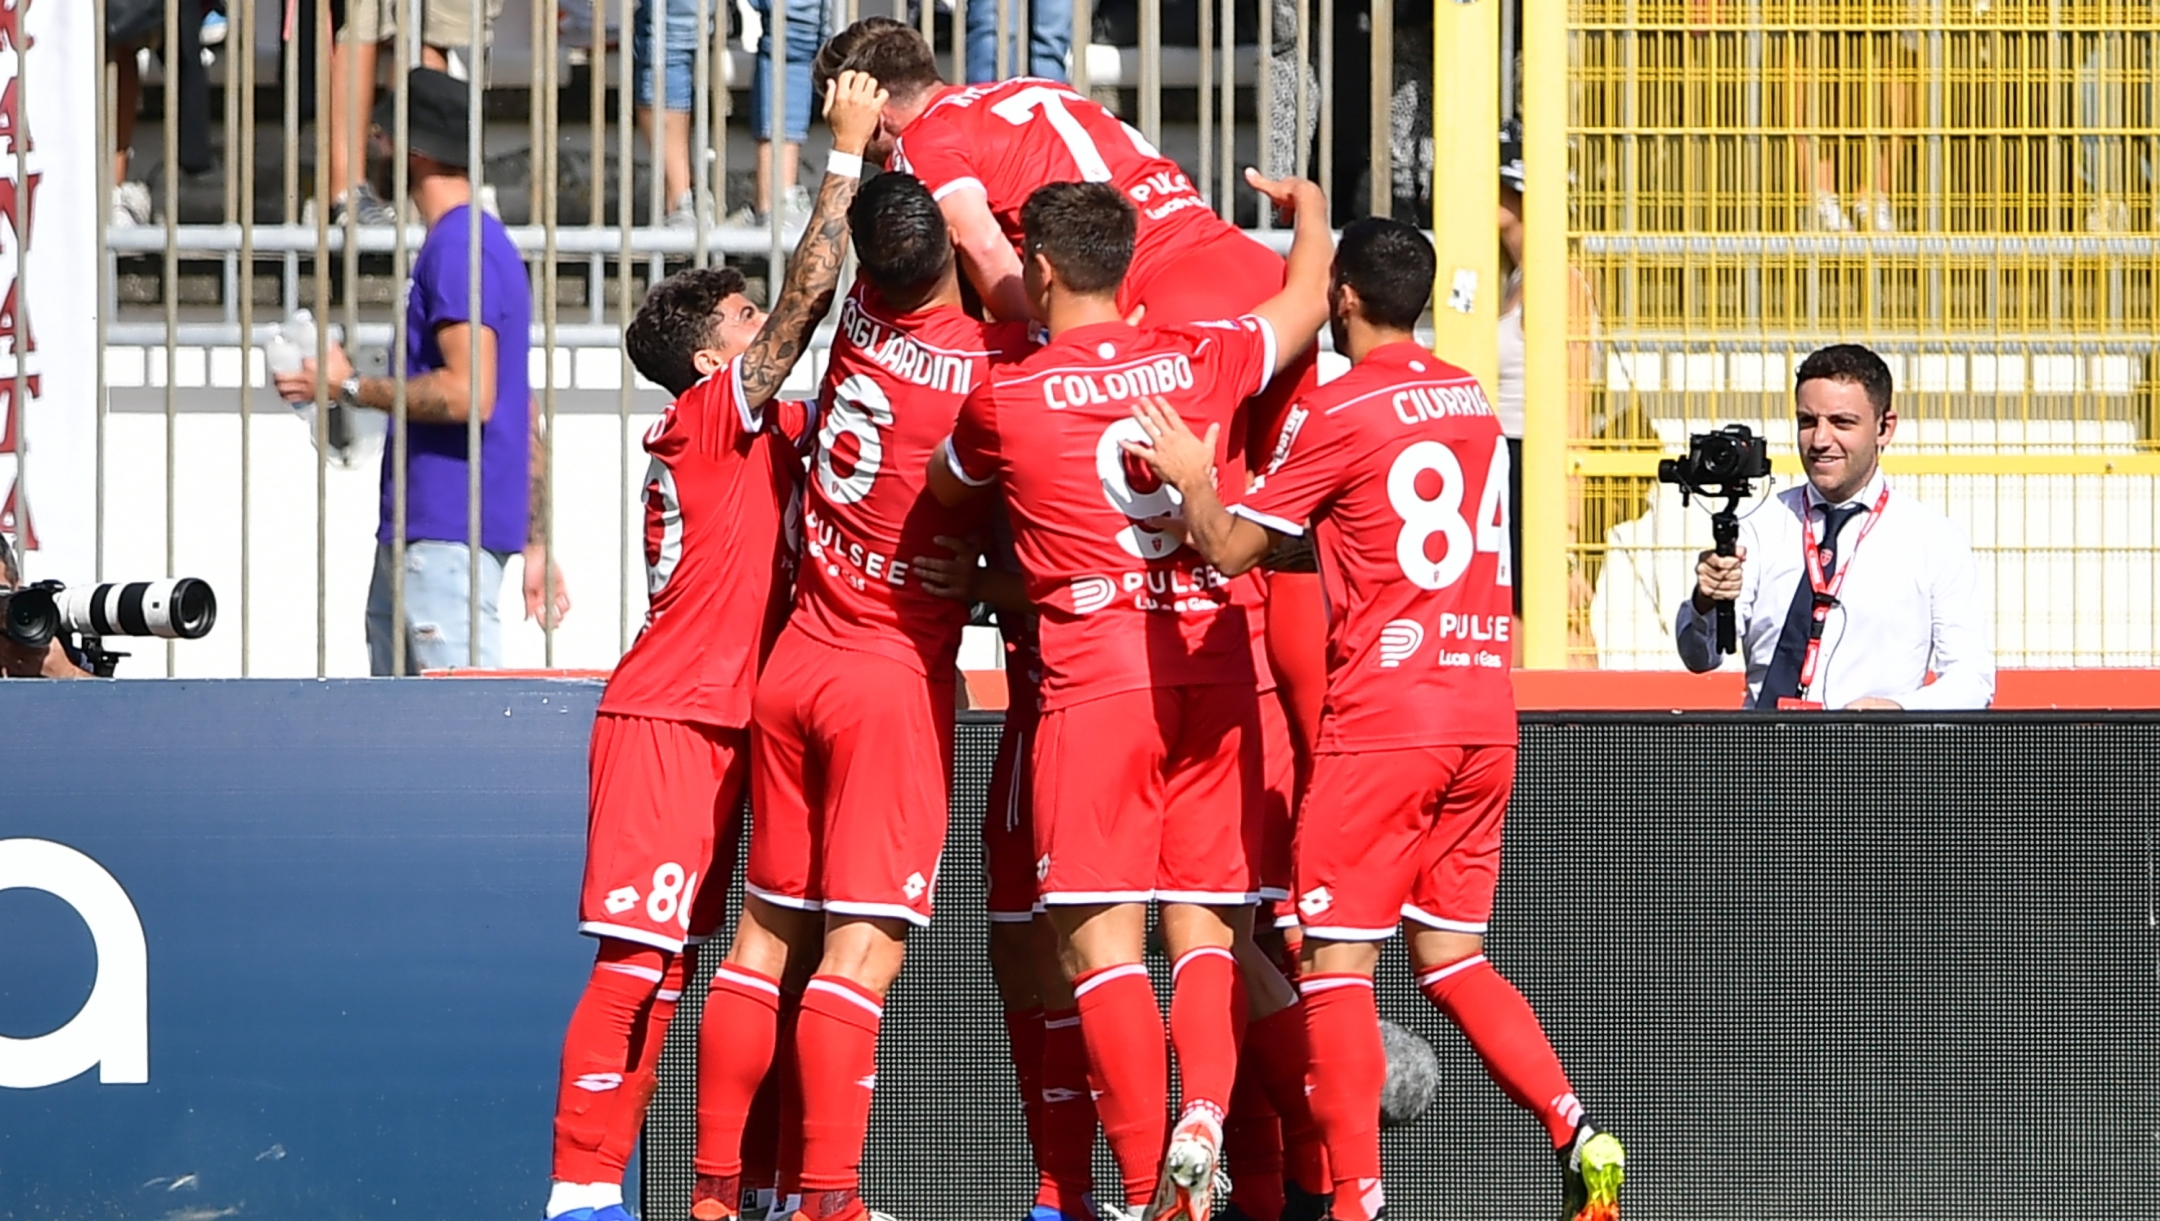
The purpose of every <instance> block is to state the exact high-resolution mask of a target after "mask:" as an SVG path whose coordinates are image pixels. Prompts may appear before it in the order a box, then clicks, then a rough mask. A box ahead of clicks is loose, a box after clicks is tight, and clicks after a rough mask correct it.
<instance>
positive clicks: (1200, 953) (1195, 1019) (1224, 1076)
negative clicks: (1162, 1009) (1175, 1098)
mask: <svg viewBox="0 0 2160 1221" xmlns="http://www.w3.org/2000/svg"><path fill="white" fill-rule="evenodd" d="M1143 982H1144V981H1143ZM1244 993H1245V981H1244V980H1242V979H1240V978H1239V977H1238V967H1237V959H1235V958H1233V957H1231V955H1230V951H1229V950H1226V949H1222V948H1220V947H1217V946H1202V947H1201V948H1199V949H1197V950H1188V951H1186V953H1185V956H1184V957H1182V958H1180V959H1178V960H1177V962H1175V963H1173V964H1172V965H1171V967H1170V1046H1171V1047H1172V1049H1174V1050H1175V1051H1176V1052H1177V1063H1178V1080H1179V1082H1180V1083H1181V1084H1182V1086H1183V1091H1182V1092H1183V1098H1184V1106H1183V1109H1185V1110H1188V1111H1189V1110H1191V1109H1192V1108H1193V1107H1195V1106H1205V1107H1212V1108H1213V1109H1214V1111H1215V1115H1216V1118H1217V1119H1218V1120H1219V1119H1221V1118H1222V1116H1223V1115H1225V1114H1227V1113H1228V1111H1229V1110H1230V1089H1231V1087H1232V1086H1234V1085H1236V1084H1237V1058H1238V1040H1239V1037H1240V1036H1241V1035H1242V1034H1243V1033H1244V1032H1243V1031H1242V1030H1241V1029H1240V1027H1241V1026H1242V1025H1243V1022H1242V1021H1241V1019H1242V1018H1243V1017H1244V1014H1245V996H1244Z"/></svg>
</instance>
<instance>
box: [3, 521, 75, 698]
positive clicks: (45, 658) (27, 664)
mask: <svg viewBox="0 0 2160 1221" xmlns="http://www.w3.org/2000/svg"><path fill="white" fill-rule="evenodd" d="M20 588H22V566H21V565H20V564H18V563H17V562H16V560H15V549H14V547H12V546H10V545H9V543H8V539H7V536H5V535H0V593H11V592H13V591H15V590H17V589H20ZM88 677H90V672H89V671H88V670H85V669H83V668H82V667H81V666H79V665H76V664H75V659H74V658H73V657H70V656H69V655H68V651H67V648H66V646H65V645H63V644H61V643H60V638H59V637H57V636H56V637H54V638H53V639H52V641H51V642H50V643H48V644H47V645H46V646H45V647H44V648H42V649H26V648H24V647H22V646H21V645H19V644H16V643H15V642H13V641H11V640H9V639H8V638H7V637H6V636H4V635H0V678H88Z"/></svg>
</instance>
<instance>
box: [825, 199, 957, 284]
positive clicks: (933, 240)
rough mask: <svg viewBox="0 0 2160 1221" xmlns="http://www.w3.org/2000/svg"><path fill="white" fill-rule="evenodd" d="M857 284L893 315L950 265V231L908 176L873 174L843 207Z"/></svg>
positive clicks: (942, 218) (935, 207)
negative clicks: (858, 273)
mask: <svg viewBox="0 0 2160 1221" xmlns="http://www.w3.org/2000/svg"><path fill="white" fill-rule="evenodd" d="M848 232H849V233H851V234H852V235H853V236H854V239H855V257H856V259H857V260H858V261H859V262H860V263H861V264H862V275H863V279H865V280H868V281H869V282H870V286H871V287H872V288H875V289H877V290H878V295H879V296H881V297H883V298H885V303H886V304H887V305H890V306H891V307H893V308H894V309H896V310H902V311H906V310H912V309H914V308H915V307H916V306H917V305H919V304H920V303H921V302H922V300H923V299H924V298H925V297H927V296H928V295H929V294H930V293H931V291H932V290H934V289H936V288H937V286H938V282H939V281H940V280H942V279H943V278H944V276H945V269H946V268H948V267H950V266H952V261H953V247H952V232H951V230H949V229H947V228H946V226H945V214H944V213H943V212H940V211H939V210H938V205H937V200H935V199H933V198H931V196H930V188H928V187H926V186H924V185H923V184H922V179H920V178H916V177H915V176H913V175H911V174H879V175H878V176H877V177H875V178H872V179H871V180H870V181H868V182H865V183H864V184H862V188H861V189H860V190H859V191H857V192H856V195H855V202H853V203H851V204H849V205H848Z"/></svg>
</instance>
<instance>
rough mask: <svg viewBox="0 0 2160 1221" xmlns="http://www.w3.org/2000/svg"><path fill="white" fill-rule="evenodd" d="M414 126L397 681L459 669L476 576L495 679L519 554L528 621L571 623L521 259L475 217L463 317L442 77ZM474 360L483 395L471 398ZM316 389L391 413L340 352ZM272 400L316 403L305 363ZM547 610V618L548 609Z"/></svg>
mask: <svg viewBox="0 0 2160 1221" xmlns="http://www.w3.org/2000/svg"><path fill="white" fill-rule="evenodd" d="M406 82H407V84H406V89H407V95H408V96H407V106H408V110H407V114H408V117H409V118H410V120H411V139H410V142H409V146H408V147H409V152H408V158H407V159H408V161H409V164H410V176H411V182H412V199H413V206H414V207H415V208H416V209H417V210H418V211H419V213H420V215H421V217H422V218H423V219H425V220H426V222H427V226H428V232H427V240H426V241H425V242H424V243H422V245H421V247H420V253H419V255H418V256H417V257H416V258H415V259H414V261H413V269H412V282H411V283H410V284H408V285H407V286H406V289H407V291H406V307H405V316H406V321H407V324H408V328H409V329H408V331H407V335H406V365H405V369H406V378H405V383H404V397H405V418H406V421H407V425H408V431H407V438H408V440H407V447H406V448H407V454H406V462H405V510H406V516H405V597H404V617H405V625H404V635H405V668H404V672H405V673H408V674H417V673H419V672H420V671H421V670H423V669H441V668H447V667H454V666H464V665H469V664H471V662H472V653H471V645H470V638H469V635H468V632H469V622H470V613H471V612H470V605H471V604H470V600H469V594H470V587H469V584H468V582H469V575H468V573H469V566H470V565H471V564H475V563H477V564H479V565H480V566H481V568H480V642H479V653H478V662H479V665H480V666H482V667H483V668H486V667H493V666H496V665H499V664H501V657H502V627H501V622H500V619H499V615H498V611H497V606H496V600H497V594H498V591H500V590H501V588H502V581H503V570H504V566H505V565H506V564H507V563H508V561H509V558H510V556H511V555H512V554H514V553H516V552H518V551H521V550H522V551H523V552H524V555H525V581H524V586H525V611H526V614H527V616H528V617H534V616H540V615H542V614H543V613H544V614H545V615H546V616H548V617H549V618H551V619H560V617H561V616H562V615H563V614H564V613H566V612H567V611H568V610H569V609H570V599H569V594H568V592H567V590H566V589H565V588H564V586H563V583H562V574H561V573H560V571H556V572H554V573H553V574H552V575H553V582H552V589H550V585H549V582H548V579H547V577H546V576H545V575H543V574H544V573H545V572H546V570H547V569H548V567H549V566H548V565H547V563H546V556H547V540H546V537H545V535H544V534H543V533H542V531H543V529H544V526H543V522H544V520H545V519H544V517H543V515H542V514H541V513H540V512H538V511H537V510H538V507H539V506H540V505H542V504H544V503H545V502H546V498H547V483H546V478H545V472H546V470H547V458H546V447H545V439H544V438H542V437H540V436H539V435H538V433H537V419H536V416H535V413H534V412H533V410H532V394H531V390H530V388H529V386H528V384H527V377H528V374H527V367H528V366H527V360H526V350H527V347H528V345H529V343H530V341H531V332H530V328H531V322H532V289H531V286H530V284H529V283H528V282H527V280H526V278H525V266H524V264H523V263H522V262H520V261H519V257H518V252H517V247H516V246H514V245H512V244H511V241H510V235H509V234H508V233H507V232H506V231H504V229H503V227H502V223H501V222H500V221H498V220H496V219H495V218H494V217H492V216H487V215H482V217H481V218H480V243H481V256H480V317H479V318H478V319H477V321H476V320H475V319H474V318H473V317H472V316H471V313H470V310H471V293H470V286H469V281H468V280H467V278H466V275H467V266H468V262H467V258H468V256H467V251H468V249H469V247H468V245H467V243H468V240H469V234H470V232H471V222H470V219H469V215H470V209H471V208H472V207H473V206H474V200H473V187H472V180H471V179H470V178H469V177H467V172H466V164H465V163H466V160H467V148H466V140H467V132H468V130H469V124H470V122H471V116H470V114H469V113H468V110H467V105H466V88H465V86H464V85H463V84H461V83H459V82H458V81H455V80H452V79H451V78H450V76H449V75H448V74H446V73H443V72H439V71H437V70H435V69H433V68H415V69H413V70H412V72H411V73H410V74H409V75H408V76H407V77H406ZM391 101H392V99H391V98H390V97H388V96H385V97H384V98H383V100H382V103H381V104H380V105H379V106H377V107H376V113H375V122H376V125H377V127H379V128H387V127H388V126H389V125H390V123H391V119H392V116H391ZM476 353H477V357H478V369H479V383H480V395H479V398H478V400H477V401H475V400H473V399H472V398H471V397H470V388H471V382H472V371H473V368H474V358H475V355H476ZM324 381H325V383H326V384H327V385H329V386H332V387H335V388H336V390H337V393H338V395H339V397H340V399H341V400H342V401H343V402H345V403H347V404H349V405H353V406H359V407H370V408H373V409H375V410H377V411H390V410H392V409H393V407H394V406H395V403H396V401H397V396H398V383H397V381H396V379H394V378H390V377H363V376H360V375H359V374H358V373H356V372H355V371H354V369H353V366H352V362H351V360H349V359H348V358H347V357H346V354H345V350H344V348H343V347H342V346H340V345H339V344H338V343H337V341H335V340H332V341H331V342H330V344H329V355H328V362H327V364H326V365H325V368H324ZM277 389H278V393H279V394H280V395H282V396H283V397H284V398H285V399H286V401H288V402H300V401H302V400H304V399H307V398H309V397H312V396H313V394H314V393H315V361H314V359H313V358H312V357H310V358H309V359H307V360H305V361H303V362H302V364H301V368H300V370H299V371H298V372H296V373H281V374H279V375H278V376H277ZM475 410H477V411H478V412H479V413H480V420H481V425H480V547H479V550H478V551H477V552H474V551H473V550H472V549H471V548H470V547H469V546H468V537H467V524H468V523H467V521H466V517H467V503H466V497H467V491H466V480H467V477H468V476H467V467H466V458H467V455H466V432H467V421H468V419H469V417H470V415H471V413H472V412H473V411H475ZM396 452H397V451H396V447H395V446H394V445H393V446H385V447H384V450H383V475H382V524H381V527H380V529H379V531H378V533H377V535H376V550H375V576H374V580H373V583H372V584H371V585H370V586H369V587H368V611H367V640H368V669H369V672H370V673H372V674H376V675H385V674H391V673H393V672H394V665H395V656H394V646H393V641H394V636H393V621H394V614H393V605H392V601H393V588H392V576H393V572H392V567H391V566H392V564H393V563H394V555H395V552H394V551H393V549H392V531H393V529H394V528H395V525H396V518H395V516H394V514H395V509H396V506H395V505H394V504H393V503H392V499H393V496H394V495H395V492H396V485H395V482H394V478H393V474H394V473H393V471H392V469H391V463H392V462H393V461H394V459H395V454H396ZM551 593H552V605H551V606H545V607H543V603H546V602H548V601H549V599H550V594H551Z"/></svg>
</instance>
